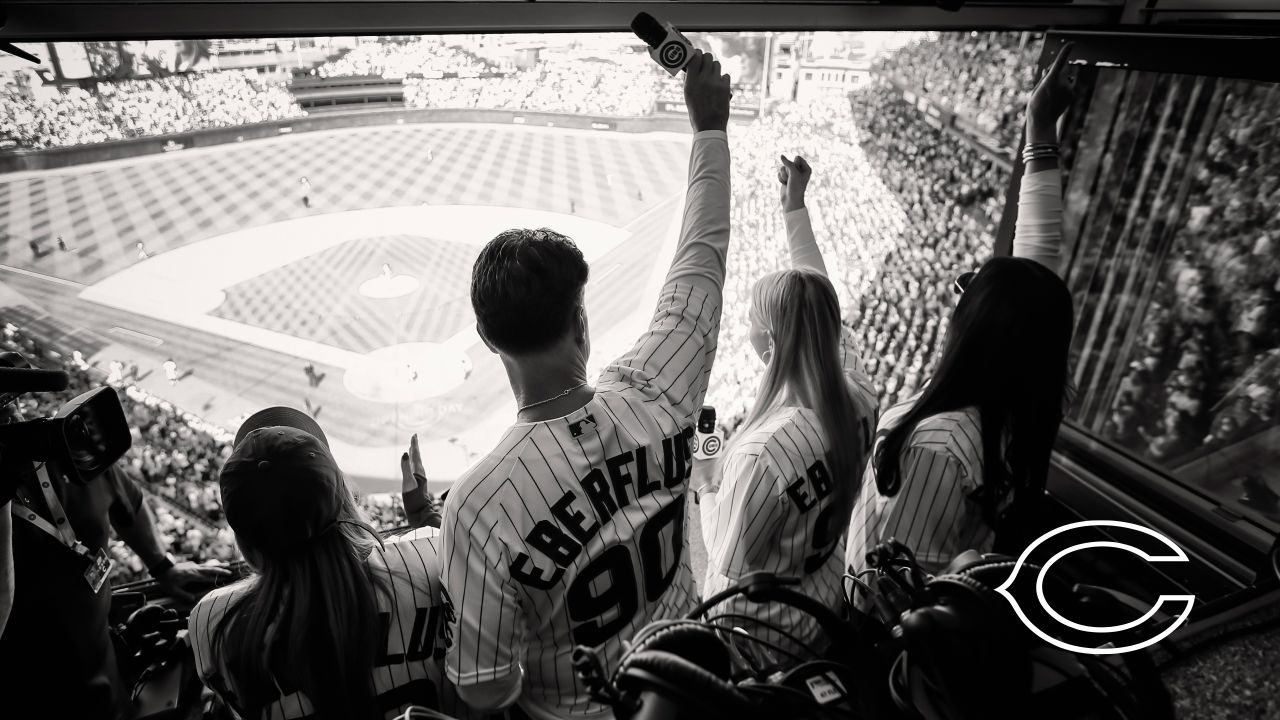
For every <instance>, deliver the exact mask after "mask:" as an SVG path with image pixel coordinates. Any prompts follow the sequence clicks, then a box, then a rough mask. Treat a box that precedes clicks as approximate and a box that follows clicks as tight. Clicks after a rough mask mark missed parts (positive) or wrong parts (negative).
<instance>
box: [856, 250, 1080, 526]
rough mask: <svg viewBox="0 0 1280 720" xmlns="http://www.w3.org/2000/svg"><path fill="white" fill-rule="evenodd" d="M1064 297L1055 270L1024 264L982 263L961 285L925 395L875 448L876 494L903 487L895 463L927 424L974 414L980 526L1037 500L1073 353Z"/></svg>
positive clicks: (1064, 289) (1022, 261)
mask: <svg viewBox="0 0 1280 720" xmlns="http://www.w3.org/2000/svg"><path fill="white" fill-rule="evenodd" d="M1072 317H1073V308H1072V301H1071V293H1070V291H1068V290H1067V286H1066V284H1065V283H1063V281H1062V279H1061V278H1059V277H1058V276H1057V275H1056V274H1054V273H1053V271H1051V270H1049V269H1048V268H1046V267H1045V266H1043V265H1041V264H1039V263H1037V262H1035V261H1032V260H1026V259H1022V258H1010V257H998V258H993V259H991V260H990V261H988V262H987V263H986V264H985V265H984V266H983V267H982V269H981V270H980V271H979V272H978V274H977V275H976V276H975V277H974V278H973V280H972V281H971V282H970V283H969V285H968V286H967V287H966V288H965V291H964V294H963V295H962V296H961V298H960V303H959V305H957V306H956V309H955V313H954V314H953V316H952V320H951V326H950V328H949V329H948V330H947V337H946V341H945V342H944V343H943V350H942V358H941V360H940V361H939V363H938V370H937V372H936V373H934V375H933V377H932V379H931V380H930V381H929V384H928V385H927V386H926V387H925V389H924V392H923V393H922V394H921V395H920V397H919V399H917V400H916V402H915V404H914V405H913V406H912V408H911V410H910V411H909V412H908V413H907V415H906V416H905V417H904V418H903V419H902V422H900V423H898V425H896V426H895V427H894V428H893V429H891V430H890V431H889V433H888V435H887V436H886V437H885V439H884V441H883V442H882V443H881V445H880V448H879V449H878V450H877V451H876V457H875V460H874V462H875V467H876V488H877V489H878V490H879V491H880V493H881V494H882V495H885V496H893V495H896V494H897V493H898V490H900V489H901V487H902V475H901V468H900V467H899V460H900V458H901V455H902V450H903V448H904V447H906V445H907V443H908V441H909V440H910V438H911V434H912V432H914V431H915V427H916V425H917V424H918V423H919V422H920V421H921V420H924V419H925V418H928V417H931V416H933V415H937V414H939V413H944V412H950V411H955V410H963V409H965V408H970V407H976V408H977V410H978V415H979V418H980V421H981V425H982V475H983V477H982V488H981V489H980V490H979V494H978V497H977V498H976V499H977V500H978V501H979V502H980V503H981V504H982V507H983V511H984V513H985V515H986V519H987V522H988V524H990V525H992V526H993V527H996V529H997V530H999V527H998V526H997V523H998V522H999V521H1000V520H1001V518H998V517H997V509H998V508H999V506H1000V504H1001V501H1002V500H1003V499H1004V498H1005V496H1006V495H1007V494H1008V493H1010V492H1012V493H1013V506H1012V507H1011V508H1010V510H1011V514H1021V513H1019V512H1018V511H1019V510H1021V509H1023V508H1025V507H1026V506H1028V505H1029V504H1031V503H1034V501H1035V499H1036V498H1037V497H1038V496H1039V495H1040V494H1041V492H1042V491H1043V489H1044V482H1045V476H1046V475H1047V474H1048V470H1049V454H1050V451H1051V450H1052V448H1053V442H1054V439H1055V438H1056V437H1057V434H1058V426H1059V425H1060V424H1061V423H1062V416H1063V409H1064V399H1065V397H1066V387H1067V364H1068V356H1069V354H1070V349H1071V333H1072Z"/></svg>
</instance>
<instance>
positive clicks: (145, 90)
mask: <svg viewBox="0 0 1280 720" xmlns="http://www.w3.org/2000/svg"><path fill="white" fill-rule="evenodd" d="M1039 52H1040V45H1039V42H1038V41H1035V40H1034V39H1032V40H1030V41H1029V40H1028V36H1027V35H1026V34H1019V33H983V34H977V33H974V34H967V33H957V34H943V35H931V36H929V37H927V38H925V39H922V40H920V41H917V42H914V43H910V44H907V45H905V46H903V47H901V48H900V49H899V50H897V51H896V52H892V53H888V54H886V55H885V56H883V57H882V58H881V59H879V60H878V61H877V62H876V64H875V73H876V74H877V75H878V76H879V77H880V78H881V81H877V82H872V83H868V84H866V85H864V86H863V87H860V88H859V89H857V90H855V91H854V92H852V93H851V94H847V95H846V94H843V93H841V94H835V95H831V96H828V97H823V98H809V99H806V100H805V101H804V102H795V101H790V100H781V101H778V100H771V101H769V102H768V103H767V104H766V107H765V110H766V111H765V112H763V113H761V115H760V116H759V117H758V118H755V119H752V120H749V121H743V122H739V123H736V124H735V125H734V127H733V128H732V130H731V132H730V142H731V151H732V154H733V158H734V162H733V167H732V173H733V175H732V188H733V198H732V216H731V221H732V237H733V252H732V253H731V254H730V260H729V272H728V279H727V285H726V288H725V308H726V315H725V318H724V321H723V322H722V329H721V339H720V351H719V355H718V358H717V362H716V364H715V366H714V370H713V375H712V380H711V387H710V391H709V393H708V396H707V403H708V404H710V405H712V406H714V407H716V408H717V410H718V412H719V417H720V419H721V423H722V424H723V425H724V426H725V427H726V428H727V429H729V430H732V429H733V428H734V427H735V426H736V425H737V424H738V423H739V422H741V420H742V418H743V416H744V414H745V411H746V408H747V407H748V406H749V404H750V402H751V400H752V397H753V396H754V394H755V390H756V383H757V382H758V379H759V377H760V369H761V368H760V361H759V359H758V358H756V356H755V354H754V352H753V351H752V350H751V347H750V344H749V343H748V342H747V337H746V336H747V330H748V327H749V325H748V323H747V318H746V308H747V307H749V305H750V290H751V286H752V284H753V283H754V281H755V280H756V279H757V278H759V277H760V276H762V275H764V274H765V273H768V272H770V271H773V270H777V269H780V268H783V267H786V265H787V262H788V255H787V243H786V237H785V228H784V223H783V215H782V210H781V205H780V202H779V186H778V182H777V178H776V170H777V166H778V155H779V154H783V153H785V154H787V155H788V156H792V155H794V154H801V155H804V156H805V157H806V158H807V159H808V160H809V162H810V163H811V165H812V166H813V168H814V180H813V183H812V185H811V187H810V191H809V193H808V196H807V200H808V204H809V208H810V213H811V215H812V217H813V222H814V227H815V231H816V235H817V238H818V242H819V244H820V246H821V248H822V250H823V253H824V257H825V258H826V262H827V264H828V267H829V270H830V272H831V275H832V278H833V279H834V280H835V281H836V284H837V291H838V293H839V295H840V299H841V303H842V307H843V309H844V311H845V313H846V316H845V323H846V326H847V327H848V329H849V331H850V333H851V334H852V337H853V339H854V342H855V344H856V346H857V348H858V349H859V350H860V351H861V354H862V356H863V357H864V358H865V360H866V364H867V370H868V372H869V373H870V375H871V377H872V378H873V380H874V382H875V384H876V386H877V388H878V390H879V392H880V403H881V410H882V411H883V410H885V409H887V408H888V407H889V406H890V405H892V404H894V403H897V402H900V401H902V400H905V399H907V398H909V397H910V396H911V395H912V394H914V393H915V392H917V391H918V390H919V389H920V388H921V386H922V384H923V383H924V382H925V381H926V380H927V379H928V377H929V375H930V373H931V372H932V371H933V363H934V361H935V359H936V357H937V354H938V350H939V344H940V343H941V341H942V339H943V338H944V336H945V334H946V330H947V318H948V317H949V309H950V307H951V306H952V305H953V303H954V302H955V299H956V297H955V293H954V290H953V283H954V280H955V279H956V277H957V276H958V275H960V274H961V273H964V272H966V271H969V270H974V269H976V268H978V267H979V266H980V265H981V263H982V262H983V261H984V260H985V259H986V258H987V257H988V256H989V255H990V253H991V251H992V249H993V246H994V242H995V232H996V225H997V223H998V221H999V219H1000V217H1001V213H1002V211H1003V207H1004V201H1005V192H1006V190H1007V189H1008V187H1009V184H1010V167H1011V166H1010V164H1009V162H1008V158H1009V157H1011V155H1012V150H1013V148H1014V147H1016V145H1017V144H1018V142H1019V141H1020V134H1019V133H1020V127H1021V123H1022V116H1023V111H1024V109H1025V105H1026V100H1027V97H1028V94H1029V92H1030V90H1031V88H1032V86H1033V79H1034V68H1035V65H1036V58H1037V57H1038V54H1039ZM637 60H638V61H637V62H634V63H629V62H610V61H605V60H596V61H589V60H588V61H584V60H581V59H567V58H548V59H545V60H543V61H541V62H538V63H537V64H535V65H533V66H531V67H526V68H523V69H521V68H518V67H515V66H512V65H511V64H510V63H506V62H503V61H498V60H493V59H490V58H486V57H481V56H480V55H478V54H475V53H473V52H471V51H469V50H464V49H462V48H459V47H453V46H450V45H446V44H445V43H444V41H442V40H439V39H429V40H415V41H413V42H409V43H399V44H397V43H386V44H383V43H380V44H371V45H362V46H359V47H357V48H355V49H353V50H351V51H350V52H348V53H346V54H345V55H343V56H342V57H340V58H337V59H333V60H330V61H327V62H325V63H322V64H320V65H318V66H317V67H316V68H315V75H316V76H318V77H339V76H365V75H380V76H384V77H389V78H390V77H395V78H403V79H404V80H405V98H406V104H407V105H409V106H411V107H440V108H499V109H525V110H548V111H556V112H566V113H585V112H590V113H592V114H600V115H622V116H625V115H642V114H646V113H649V112H652V111H653V109H654V107H655V103H656V102H657V101H659V100H663V99H666V100H678V99H680V98H679V95H678V93H674V91H673V88H674V87H675V85H674V84H673V83H668V82H663V80H664V78H665V74H664V73H662V72H661V71H660V70H658V69H657V68H656V67H655V66H654V65H653V64H652V63H651V62H650V61H649V60H648V59H647V58H643V57H640V58H638V59H637ZM446 75H448V77H445V76H446ZM903 89H909V90H910V92H912V93H917V94H919V95H921V96H924V97H928V98H929V100H930V101H932V102H934V103H936V104H938V105H939V106H942V107H945V108H948V109H949V110H950V111H952V112H954V113H956V114H957V115H959V116H962V117H964V118H965V119H966V120H967V121H968V122H971V123H972V124H973V125H975V126H977V127H978V128H980V130H981V131H982V132H983V133H985V134H986V135H988V136H990V137H991V138H994V139H995V141H996V143H997V145H998V146H999V147H1000V148H1003V151H1002V152H992V151H991V148H990V147H989V146H988V147H982V146H980V145H979V144H976V143H971V142H969V141H967V140H966V139H965V138H964V137H961V134H959V133H957V132H955V131H953V130H949V129H941V128H939V127H937V126H935V124H931V123H930V122H929V121H928V118H927V116H926V114H925V113H922V112H920V111H919V110H918V109H917V107H916V106H915V105H914V104H912V103H910V102H908V101H906V100H904V99H903V97H902V94H901V91H902V90H903ZM753 92H754V93H755V94H754V95H753V94H752V93H753ZM10 100H12V102H11V101H10ZM737 101H742V102H746V103H753V102H755V103H758V102H760V101H761V99H760V97H759V91H758V90H750V89H747V88H740V89H738V90H735V102H737ZM1223 112H1224V116H1223V117H1222V118H1221V119H1220V121H1219V122H1217V123H1216V124H1215V125H1214V127H1213V129H1212V136H1211V138H1210V140H1209V142H1208V145H1207V152H1206V157H1205V158H1204V161H1203V166H1202V167H1201V168H1200V169H1199V170H1197V171H1196V174H1195V175H1194V182H1193V183H1192V186H1191V187H1190V189H1189V194H1188V198H1187V201H1186V203H1187V207H1188V208H1189V212H1188V216H1189V218H1190V219H1189V221H1187V222H1186V223H1185V225H1184V226H1183V227H1182V228H1181V229H1179V230H1178V231H1177V232H1176V235H1175V240H1174V249H1173V256H1174V258H1175V259H1174V261H1172V262H1170V263H1168V265H1167V266H1166V267H1167V270H1165V271H1164V272H1162V273H1161V274H1160V275H1159V281H1158V283H1157V285H1156V287H1155V289H1154V291H1153V292H1152V293H1151V294H1150V300H1149V308H1147V309H1146V310H1145V312H1144V313H1143V314H1141V323H1140V329H1139V331H1138V333H1137V337H1138V341H1137V342H1136V343H1133V345H1132V357H1129V358H1128V359H1127V360H1125V362H1127V363H1128V370H1127V371H1126V372H1125V373H1123V380H1122V381H1121V383H1120V387H1119V388H1118V390H1117V391H1116V392H1115V393H1114V394H1113V395H1110V396H1108V397H1110V398H1112V399H1111V400H1109V404H1108V406H1107V408H1106V419H1105V423H1104V424H1103V427H1102V428H1101V434H1102V436H1103V437H1105V438H1109V439H1113V440H1115V441H1116V442H1118V443H1120V444H1122V445H1124V446H1125V447H1127V448H1129V449H1130V450H1131V451H1133V452H1135V453H1137V454H1139V455H1142V456H1144V457H1146V458H1149V459H1152V460H1155V461H1158V462H1166V461H1169V460H1170V459H1171V458H1175V457H1179V456H1185V455H1187V454H1188V453H1194V452H1197V451H1200V452H1203V451H1204V449H1205V448H1208V449H1212V448H1217V447H1222V446H1224V445H1227V444H1229V443H1232V442H1235V441H1237V440H1239V439H1241V438H1245V437H1248V436H1250V435H1254V434H1257V433H1258V432H1259V430H1261V429H1264V428H1269V427H1271V426H1272V425H1274V424H1276V416H1277V415H1278V414H1280V395H1278V388H1280V334H1278V333H1277V332H1276V326H1277V323H1276V320H1277V317H1276V310H1277V305H1276V301H1277V299H1280V149H1278V143H1280V132H1278V130H1280V128H1278V127H1277V123H1280V94H1277V93H1276V92H1275V91H1274V89H1272V88H1270V87H1266V88H1257V87H1254V86H1250V85H1247V84H1244V83H1241V84H1240V85H1239V86H1238V87H1237V88H1236V89H1235V90H1234V92H1233V93H1232V94H1231V95H1230V96H1229V97H1228V98H1227V101H1226V103H1225V104H1224V111H1223ZM303 114H304V113H303V111H302V110H301V109H300V108H299V106H298V105H297V103H296V102H294V101H293V99H292V96H291V95H290V94H289V91H288V89H287V87H286V86H285V85H284V84H281V83H270V82H266V81H262V80H260V79H258V78H256V77H254V76H252V75H249V74H244V73H238V72H226V71H223V72H211V73H203V74H196V75H183V76H175V77H170V78H164V79H153V80H132V81H125V82H119V83H107V84H103V85H101V86H100V87H99V88H98V92H97V93H96V94H90V93H89V92H86V91H82V90H72V91H69V92H67V93H64V94H62V95H60V96H58V98H57V99H56V101H54V102H40V103H36V102H34V101H28V100H22V99H20V98H16V97H14V98H9V99H7V100H6V102H5V103H4V105H3V111H0V136H3V137H6V138H8V139H10V140H12V141H13V142H16V144H17V145H19V146H20V147H24V148H44V147H55V146H65V145H73V144H78V143H86V142H101V141H104V140H112V139H124V138H129V137H136V136H141V135H162V134H165V133H170V132H176V131H180V130H190V129H195V128H201V127H217V126H225V125H237V124H245V123H253V122H260V121H264V120H272V119H279V118H288V117H297V116H301V115H303ZM1139 261H1142V259H1141V258H1138V259H1136V260H1135V262H1139ZM1071 282H1073V283H1074V284H1073V287H1079V283H1080V282H1083V281H1081V280H1080V279H1079V278H1076V279H1073V280H1072V281H1071ZM1083 289H1084V290H1086V291H1091V290H1090V289H1089V287H1088V284H1087V283H1086V284H1085V286H1084V287H1083ZM35 342H36V341H35V340H34V339H32V338H28V337H25V336H24V335H23V333H22V332H21V331H20V330H18V329H17V328H15V327H13V326H8V327H6V329H5V343H6V344H8V345H9V346H10V347H11V348H12V349H18V350H20V351H22V352H24V353H27V354H28V355H31V354H32V353H33V351H34V355H35V356H36V357H42V358H54V359H55V361H56V362H59V363H61V364H62V365H63V366H64V367H65V368H66V369H67V370H68V372H70V373H71V375H72V378H73V387H72V389H71V390H69V391H67V392H66V393H61V394H57V395H46V396H40V397H38V398H36V397H27V398H24V399H23V400H22V401H21V403H22V412H23V413H24V415H25V416H26V417H36V416H40V415H46V414H49V413H51V412H52V411H53V410H55V409H56V408H57V406H59V405H60V404H61V403H62V402H65V401H66V400H67V399H69V398H70V397H72V396H74V395H75V394H78V393H79V392H82V391H83V390H85V389H87V388H90V387H93V386H95V385H100V384H103V383H104V382H107V379H108V375H110V382H111V384H113V385H114V386H115V387H116V388H117V390H118V391H119V392H120V394H121V397H122V400H123V402H124V405H125V408H126V411H127V412H128V413H129V416H130V421H131V425H132V426H133V427H134V428H135V433H136V435H135V438H134V440H135V442H134V446H133V449H132V450H131V451H130V453H129V456H128V458H127V462H128V466H129V471H130V473H131V475H132V476H133V477H134V478H135V479H136V480H137V482H138V483H139V484H140V485H141V486H142V487H144V488H145V490H146V492H147V494H148V495H149V496H150V497H151V498H153V501H154V503H153V508H154V511H155V514H156V518H157V522H158V527H159V529H160V531H161V532H162V533H163V535H164V540H165V542H166V543H167V544H168V545H169V547H170V548H171V549H172V551H173V552H174V554H175V555H178V556H180V557H181V558H184V559H193V560H196V561H207V560H226V559H230V558H234V557H236V554H237V551H236V549H235V546H234V543H233V541H232V538H231V534H230V532H229V531H228V529H227V527H226V524H225V522H224V520H223V517H222V511H221V506H220V502H219V498H218V494H217V484H216V477H217V473H218V470H219V468H220V466H221V462H222V460H223V458H225V457H226V455H227V453H228V452H229V446H228V441H229V439H230V438H229V437H228V435H227V433H226V432H225V431H223V430H221V429H218V428H214V427H212V426H210V425H208V424H207V423H204V422H203V421H202V420H200V418H198V417H196V416H194V415H192V414H190V413H185V412H182V411H181V410H178V409H177V408H174V407H172V406H171V405H170V404H169V403H167V402H165V401H163V400H162V399H160V398H157V397H154V396H151V395H149V394H147V393H144V392H143V391H141V390H139V389H138V388H137V387H134V386H133V385H131V384H130V380H131V378H136V375H137V371H136V369H133V370H131V371H130V372H129V373H122V372H121V371H120V370H119V369H118V368H113V369H112V371H111V372H110V373H108V372H104V370H103V369H102V368H99V367H96V366H91V365H89V364H87V363H86V362H85V361H84V359H83V358H80V357H79V356H78V355H77V354H75V353H74V349H73V348H39V347H35V346H34V343H35ZM361 502H362V504H363V505H364V506H365V507H366V509H367V510H368V511H369V512H370V514H371V515H372V516H373V517H374V519H375V521H376V522H377V523H378V524H379V526H380V527H384V528H390V527H395V526H398V525H401V524H402V522H403V521H402V512H401V508H400V499H399V498H398V497H395V496H391V495H381V496H371V497H366V498H362V499H361ZM115 550H116V552H117V557H118V559H119V560H120V561H121V562H120V563H119V564H118V568H119V569H118V570H117V573H118V577H117V578H116V581H117V582H119V581H122V580H129V579H134V578H136V577H138V576H140V574H141V573H142V569H141V566H140V564H139V563H138V562H137V560H136V558H132V557H131V556H130V555H129V551H128V550H127V548H125V547H124V546H123V545H122V544H120V543H116V544H115Z"/></svg>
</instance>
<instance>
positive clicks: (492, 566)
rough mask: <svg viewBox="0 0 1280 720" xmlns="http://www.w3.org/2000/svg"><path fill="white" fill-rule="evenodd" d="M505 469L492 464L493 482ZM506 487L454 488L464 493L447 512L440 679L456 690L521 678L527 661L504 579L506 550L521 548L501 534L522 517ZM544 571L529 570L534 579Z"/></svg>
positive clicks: (518, 602)
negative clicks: (444, 646)
mask: <svg viewBox="0 0 1280 720" xmlns="http://www.w3.org/2000/svg"><path fill="white" fill-rule="evenodd" d="M515 452H516V453H517V454H518V453H519V450H515ZM510 466H511V463H510V462H507V461H505V459H504V460H500V461H498V462H496V463H495V465H494V467H493V468H492V469H491V471H490V472H491V475H490V477H493V478H497V477H498V475H501V476H503V477H504V478H505V477H507V476H508V475H509V473H510V471H511V469H510ZM504 468H505V469H504ZM509 483H510V481H509V480H508V481H506V482H498V483H496V484H483V483H480V484H473V485H470V486H463V487H459V488H456V489H457V490H461V491H469V492H464V493H463V494H461V495H459V494H458V493H450V496H449V499H448V501H447V502H446V505H445V522H444V537H443V545H444V547H443V550H444V552H443V555H444V587H445V602H446V605H447V606H448V607H449V608H450V609H451V612H449V613H448V615H449V619H450V633H449V634H450V637H449V643H448V651H447V652H446V654H445V672H446V674H447V675H448V678H449V680H450V681H451V682H453V683H456V684H457V685H460V686H471V685H477V684H480V683H485V682H489V681H493V680H500V679H503V678H506V677H508V676H510V675H512V674H514V673H517V672H519V670H520V668H519V667H518V665H519V663H520V662H521V661H522V660H523V659H524V657H525V653H526V648H525V642H526V638H527V636H528V628H527V626H526V621H525V613H524V607H523V605H522V597H521V594H520V593H519V591H518V588H517V587H516V585H515V584H514V582H513V580H512V577H511V575H510V574H509V573H508V572H507V571H506V568H507V565H508V563H507V560H506V557H507V555H509V554H511V553H509V552H508V550H509V546H510V547H517V546H519V545H523V542H522V540H521V539H520V538H518V537H515V536H510V537H508V535H507V534H506V531H507V530H509V529H510V528H511V527H513V526H515V525H516V523H517V522H518V521H516V520H515V519H514V518H512V517H511V513H512V512H513V511H514V512H516V514H517V515H519V514H522V513H520V512H519V511H518V510H516V509H515V508H508V507H507V505H508V504H509V503H512V502H514V501H515V499H516V496H515V495H514V494H513V493H512V492H511V488H510V485H509ZM477 493H484V494H485V495H486V496H488V497H482V496H479V495H477ZM455 496H456V497H455ZM499 518H501V520H500V519H499ZM504 521H505V522H504ZM543 571H544V569H543V568H541V567H538V566H536V565H534V564H532V563H530V565H529V572H530V573H531V574H534V575H537V574H539V573H542V572H543ZM542 579H543V580H550V577H549V576H548V577H542Z"/></svg>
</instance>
